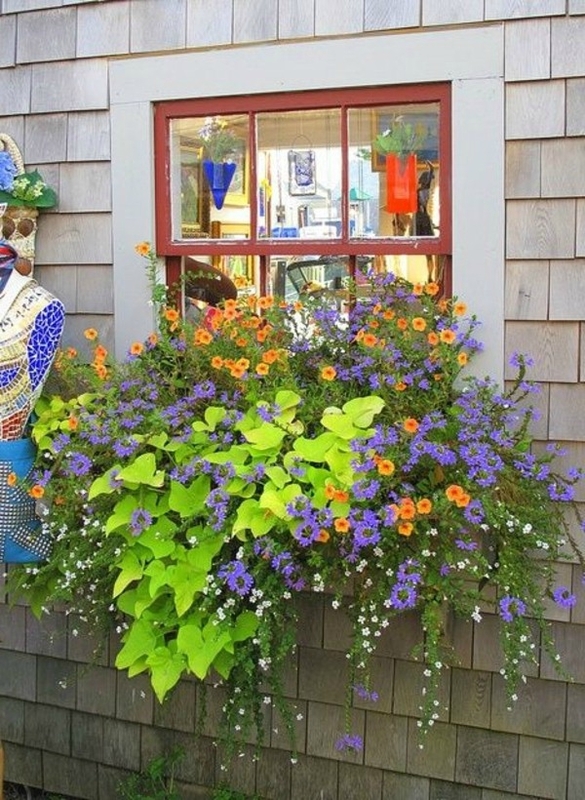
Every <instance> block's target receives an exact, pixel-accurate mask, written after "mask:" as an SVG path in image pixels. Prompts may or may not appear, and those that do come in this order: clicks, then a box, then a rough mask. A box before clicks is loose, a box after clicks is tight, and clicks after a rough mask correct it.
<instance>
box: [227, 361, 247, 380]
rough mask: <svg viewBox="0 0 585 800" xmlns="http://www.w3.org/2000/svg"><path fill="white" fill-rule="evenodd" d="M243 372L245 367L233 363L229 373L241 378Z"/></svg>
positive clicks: (233, 376)
mask: <svg viewBox="0 0 585 800" xmlns="http://www.w3.org/2000/svg"><path fill="white" fill-rule="evenodd" d="M245 374H246V369H245V367H242V366H238V364H234V366H233V367H232V368H231V369H230V375H231V376H232V378H243V377H244V375H245Z"/></svg>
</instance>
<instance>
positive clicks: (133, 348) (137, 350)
mask: <svg viewBox="0 0 585 800" xmlns="http://www.w3.org/2000/svg"><path fill="white" fill-rule="evenodd" d="M143 350H144V345H143V344H142V342H132V344H131V345H130V351H129V352H130V355H131V356H139V355H140V354H141V353H142V351H143Z"/></svg>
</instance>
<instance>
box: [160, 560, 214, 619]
mask: <svg viewBox="0 0 585 800" xmlns="http://www.w3.org/2000/svg"><path fill="white" fill-rule="evenodd" d="M166 583H167V585H168V586H170V587H171V588H172V590H173V593H174V594H173V601H174V604H175V610H176V612H177V614H178V616H179V617H182V616H183V614H185V613H186V612H187V611H188V610H189V609H190V608H191V606H192V605H193V601H194V600H195V595H197V594H199V592H201V591H202V590H203V589H204V588H205V586H206V585H207V572H196V571H195V570H194V569H193V567H191V566H190V565H189V564H187V563H181V564H176V565H173V566H171V567H169V568H168V570H167V579H166Z"/></svg>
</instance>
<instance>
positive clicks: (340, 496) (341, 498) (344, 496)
mask: <svg viewBox="0 0 585 800" xmlns="http://www.w3.org/2000/svg"><path fill="white" fill-rule="evenodd" d="M333 499H334V500H337V502H338V503H347V501H348V500H349V494H348V493H347V492H344V491H343V489H336V490H335V494H334V495H333Z"/></svg>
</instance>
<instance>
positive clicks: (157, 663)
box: [146, 647, 186, 703]
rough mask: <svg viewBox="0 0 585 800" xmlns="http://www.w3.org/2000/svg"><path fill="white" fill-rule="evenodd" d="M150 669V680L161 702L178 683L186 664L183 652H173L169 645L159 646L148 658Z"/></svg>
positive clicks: (147, 662)
mask: <svg viewBox="0 0 585 800" xmlns="http://www.w3.org/2000/svg"><path fill="white" fill-rule="evenodd" d="M146 664H147V666H148V668H149V669H150V675H151V677H150V682H151V684H152V688H153V689H154V693H155V694H156V696H157V698H158V700H159V702H160V703H162V702H163V700H164V699H165V697H166V695H167V694H168V692H169V691H170V690H171V689H172V688H173V687H174V686H176V685H177V683H178V682H179V680H180V678H181V675H182V674H183V672H184V670H185V666H186V662H185V656H184V655H183V654H182V653H173V652H172V651H171V649H170V648H168V647H157V648H156V650H155V651H154V653H152V655H150V656H149V657H148V658H147V659H146Z"/></svg>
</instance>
